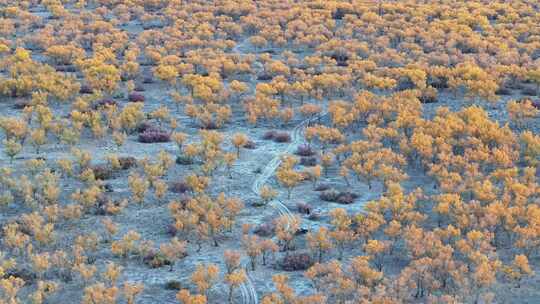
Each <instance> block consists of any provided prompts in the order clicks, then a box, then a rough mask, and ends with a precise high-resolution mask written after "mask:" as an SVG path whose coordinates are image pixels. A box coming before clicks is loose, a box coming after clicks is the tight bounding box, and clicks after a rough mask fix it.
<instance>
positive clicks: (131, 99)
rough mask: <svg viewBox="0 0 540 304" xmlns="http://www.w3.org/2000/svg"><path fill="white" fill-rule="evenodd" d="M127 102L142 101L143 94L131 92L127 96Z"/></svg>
mask: <svg viewBox="0 0 540 304" xmlns="http://www.w3.org/2000/svg"><path fill="white" fill-rule="evenodd" d="M128 100H129V102H144V95H142V94H139V93H131V94H129V96H128Z"/></svg>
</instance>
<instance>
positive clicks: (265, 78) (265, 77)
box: [257, 74, 272, 81]
mask: <svg viewBox="0 0 540 304" xmlns="http://www.w3.org/2000/svg"><path fill="white" fill-rule="evenodd" d="M257 80H261V81H268V80H272V75H269V74H261V75H259V76H257Z"/></svg>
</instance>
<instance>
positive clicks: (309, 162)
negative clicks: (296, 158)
mask: <svg viewBox="0 0 540 304" xmlns="http://www.w3.org/2000/svg"><path fill="white" fill-rule="evenodd" d="M300 165H302V166H305V167H314V166H316V165H317V158H315V157H302V158H300Z"/></svg>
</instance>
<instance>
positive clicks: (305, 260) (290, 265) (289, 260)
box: [280, 253, 315, 271]
mask: <svg viewBox="0 0 540 304" xmlns="http://www.w3.org/2000/svg"><path fill="white" fill-rule="evenodd" d="M313 264H315V263H314V261H313V259H312V258H311V256H310V255H309V254H307V253H294V254H290V255H288V256H285V257H284V258H283V259H282V260H281V262H280V265H281V269H283V270H285V271H299V270H306V269H308V268H309V267H311V266H313Z"/></svg>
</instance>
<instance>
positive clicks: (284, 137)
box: [274, 132, 291, 143]
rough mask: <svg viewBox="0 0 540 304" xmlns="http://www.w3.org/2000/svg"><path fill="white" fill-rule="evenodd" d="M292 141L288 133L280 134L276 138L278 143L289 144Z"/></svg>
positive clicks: (275, 140)
mask: <svg viewBox="0 0 540 304" xmlns="http://www.w3.org/2000/svg"><path fill="white" fill-rule="evenodd" d="M290 141H291V136H290V135H289V133H287V132H278V133H276V136H274V142H277V143H287V142H290Z"/></svg>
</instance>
